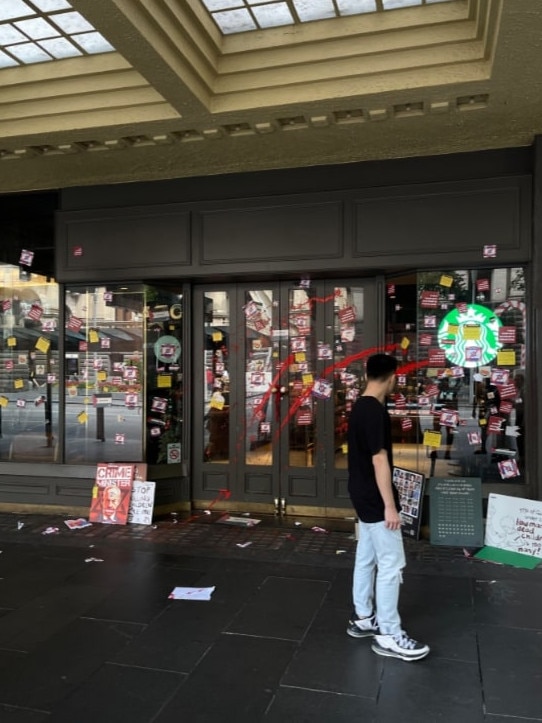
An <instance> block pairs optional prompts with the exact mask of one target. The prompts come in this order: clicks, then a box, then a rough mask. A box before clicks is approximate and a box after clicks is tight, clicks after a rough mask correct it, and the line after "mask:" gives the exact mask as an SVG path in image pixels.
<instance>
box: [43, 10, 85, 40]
mask: <svg viewBox="0 0 542 723" xmlns="http://www.w3.org/2000/svg"><path fill="white" fill-rule="evenodd" d="M51 19H52V20H53V22H54V23H55V25H58V27H59V28H60V29H61V30H63V31H64V32H65V33H66V34H67V35H72V34H73V33H86V32H89V31H90V30H94V28H93V27H92V25H91V24H90V23H89V22H88V20H85V18H84V17H83V16H82V15H81V14H80V13H76V12H72V13H58V15H53V16H52V18H51Z"/></svg>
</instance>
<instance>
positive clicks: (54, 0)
mask: <svg viewBox="0 0 542 723" xmlns="http://www.w3.org/2000/svg"><path fill="white" fill-rule="evenodd" d="M32 4H33V5H35V6H36V7H37V8H38V10H41V12H42V13H52V12H54V11H55V10H68V9H71V5H70V3H69V2H68V0H32Z"/></svg>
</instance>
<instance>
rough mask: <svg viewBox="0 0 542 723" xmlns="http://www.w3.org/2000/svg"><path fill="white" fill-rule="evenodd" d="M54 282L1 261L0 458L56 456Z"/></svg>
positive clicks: (49, 458) (45, 458) (32, 459)
mask: <svg viewBox="0 0 542 723" xmlns="http://www.w3.org/2000/svg"><path fill="white" fill-rule="evenodd" d="M58 298H59V297H58V286H57V284H56V283H54V282H52V281H49V280H48V279H47V278H46V277H45V276H40V275H39V274H34V273H31V272H30V271H26V270H23V269H22V268H20V267H17V266H10V265H7V264H2V265H0V320H1V324H2V347H1V361H0V437H1V438H0V459H2V460H11V461H13V462H18V461H22V462H56V461H57V460H58V373H59V372H58Z"/></svg>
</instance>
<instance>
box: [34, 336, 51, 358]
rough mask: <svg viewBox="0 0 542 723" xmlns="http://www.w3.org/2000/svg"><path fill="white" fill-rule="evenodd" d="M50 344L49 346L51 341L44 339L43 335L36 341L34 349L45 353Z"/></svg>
mask: <svg viewBox="0 0 542 723" xmlns="http://www.w3.org/2000/svg"><path fill="white" fill-rule="evenodd" d="M50 346H51V342H50V341H49V339H46V338H45V337H44V336H40V338H39V339H38V340H37V342H36V349H37V350H38V351H41V352H42V353H43V354H47V352H48V351H49V347H50Z"/></svg>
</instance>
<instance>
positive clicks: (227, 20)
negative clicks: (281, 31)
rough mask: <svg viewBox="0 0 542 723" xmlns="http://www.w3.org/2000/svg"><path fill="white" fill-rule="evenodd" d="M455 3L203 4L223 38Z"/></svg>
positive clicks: (215, 0)
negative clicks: (333, 19)
mask: <svg viewBox="0 0 542 723" xmlns="http://www.w3.org/2000/svg"><path fill="white" fill-rule="evenodd" d="M451 1H452V0H201V2H202V3H203V5H204V6H205V7H206V9H207V10H208V11H209V13H210V15H211V17H212V18H213V20H214V21H215V23H216V24H217V25H218V27H219V29H220V31H221V32H222V33H223V34H224V35H231V34H233V33H245V32H248V31H250V30H265V29H267V28H276V27H279V26H282V25H297V24H300V23H308V22H312V21H315V20H328V19H330V18H339V17H345V16H347V15H362V14H365V13H383V12H387V11H389V10H397V9H401V8H407V7H419V6H423V5H433V4H435V3H441V2H451Z"/></svg>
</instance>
